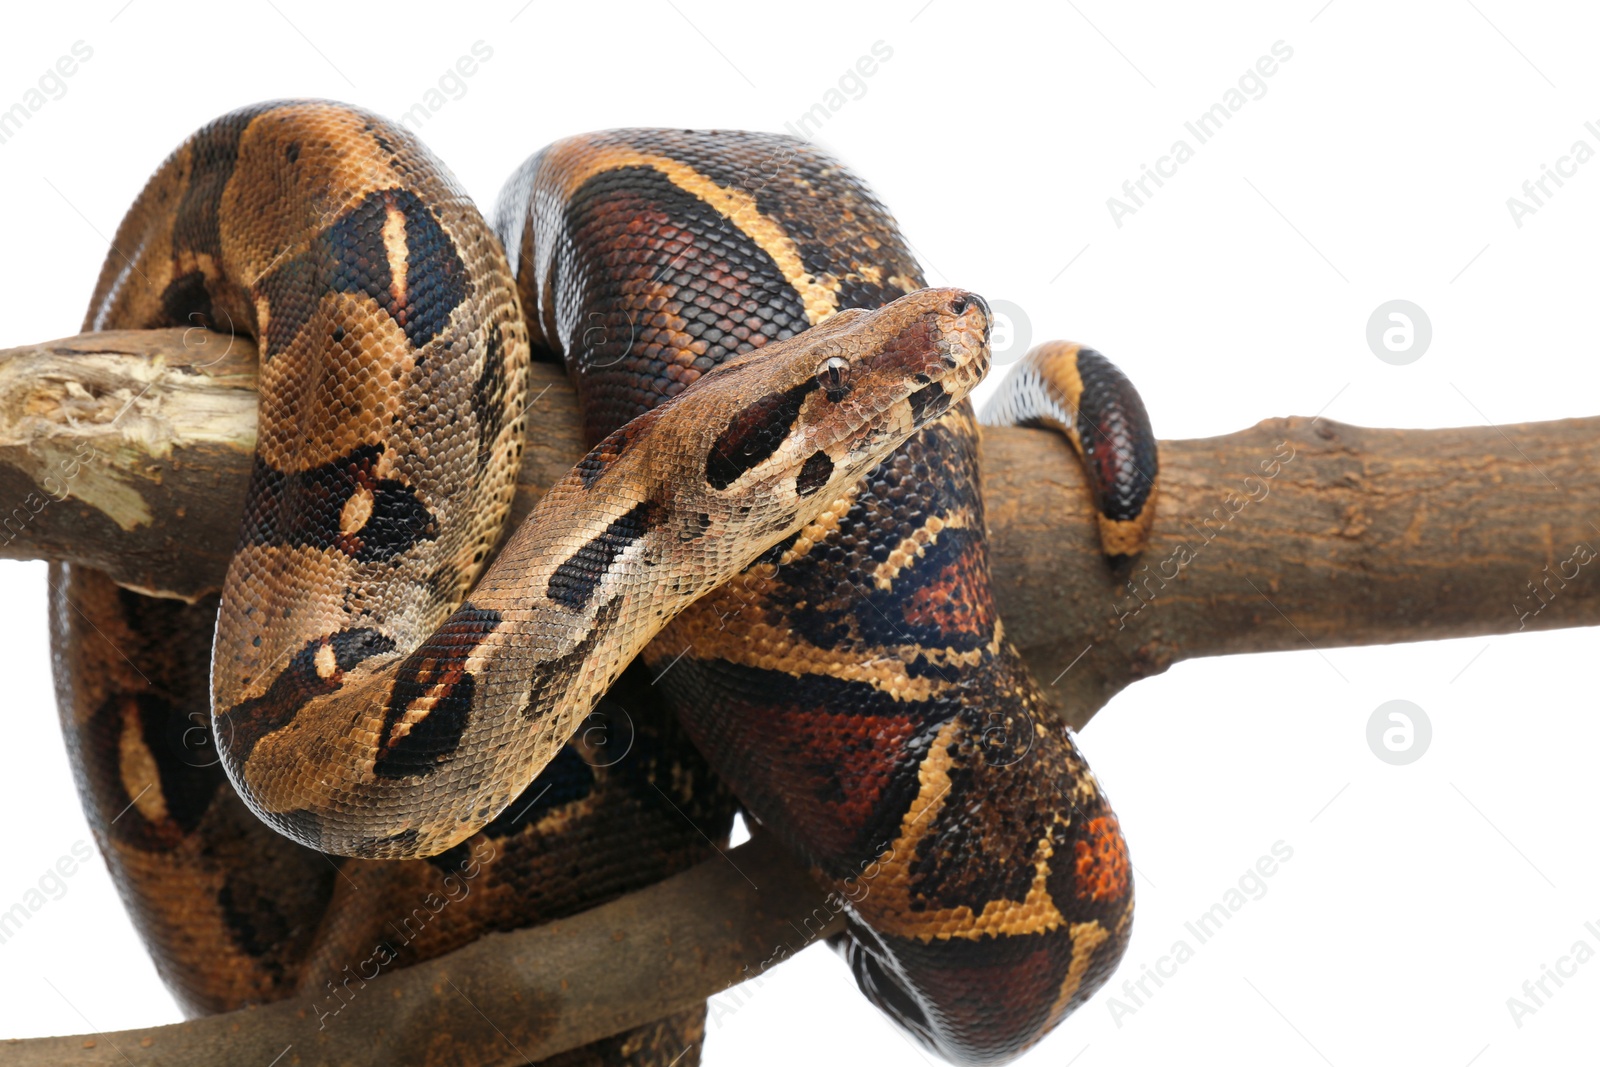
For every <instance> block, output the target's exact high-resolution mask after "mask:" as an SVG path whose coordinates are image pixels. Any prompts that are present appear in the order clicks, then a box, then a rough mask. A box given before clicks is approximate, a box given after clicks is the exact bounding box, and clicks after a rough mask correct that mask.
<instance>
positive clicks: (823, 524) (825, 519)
mask: <svg viewBox="0 0 1600 1067" xmlns="http://www.w3.org/2000/svg"><path fill="white" fill-rule="evenodd" d="M859 491H860V487H859V486H856V485H853V486H851V487H850V488H849V489H847V490H846V491H845V492H844V493H842V494H840V495H839V496H838V497H837V498H835V499H834V500H833V501H832V502H831V503H829V504H828V506H827V507H826V508H823V509H822V512H821V514H819V515H818V516H817V518H816V521H814V522H812V523H811V524H810V525H809V526H806V527H804V528H802V529H801V531H800V536H799V537H797V538H795V541H794V544H792V545H790V546H789V547H788V548H787V549H785V550H784V553H783V555H781V556H779V557H778V565H779V566H780V567H787V566H788V565H789V564H791V563H793V562H794V561H795V560H797V559H801V558H803V557H804V556H805V555H806V553H808V552H810V551H811V550H812V548H814V547H816V546H817V545H818V544H821V543H822V542H823V541H825V540H827V539H828V537H829V536H831V535H832V534H833V532H834V531H835V530H837V529H838V528H839V520H841V519H843V518H844V517H845V516H846V515H848V514H849V513H850V507H851V505H852V504H854V503H855V500H856V494H857V492H859Z"/></svg>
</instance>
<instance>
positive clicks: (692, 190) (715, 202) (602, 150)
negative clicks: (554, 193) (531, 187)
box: [561, 144, 920, 325]
mask: <svg viewBox="0 0 1600 1067" xmlns="http://www.w3.org/2000/svg"><path fill="white" fill-rule="evenodd" d="M568 151H569V152H571V153H572V155H573V157H574V158H573V160H572V163H573V166H572V167H571V168H570V169H568V170H567V171H566V172H565V173H564V174H563V175H562V178H563V181H564V185H565V187H564V188H563V189H562V190H561V199H562V201H563V202H565V201H568V200H570V199H571V198H572V194H573V193H575V192H577V190H578V188H579V187H580V186H581V185H583V183H584V182H586V181H588V180H589V179H590V178H592V177H594V176H595V175H596V174H600V173H602V172H604V171H608V170H618V169H620V168H622V167H650V168H652V169H654V170H656V171H659V172H660V173H661V174H662V175H664V176H665V177H666V178H667V179H668V180H669V181H671V182H672V184H674V185H676V186H677V187H678V188H680V189H682V190H683V191H684V192H686V193H689V194H690V195H692V196H696V197H698V198H700V199H701V200H704V201H705V202H706V203H707V204H710V205H711V206H712V207H713V208H715V209H716V210H717V212H718V213H719V214H721V215H723V216H725V217H726V218H727V219H729V220H730V221H731V222H732V223H733V224H734V225H735V226H737V227H738V228H739V230H740V231H741V232H743V233H744V235H745V236H747V237H749V238H750V239H751V240H752V241H754V242H755V243H756V245H757V246H758V247H759V248H760V249H761V250H762V251H763V252H765V253H766V254H767V255H769V256H771V257H772V261H773V262H774V263H776V264H777V265H778V269H779V270H781V271H782V272H783V277H784V280H785V281H787V282H788V283H789V284H790V285H792V286H793V287H794V289H795V291H796V292H798V293H799V294H800V299H801V301H802V302H803V303H804V304H805V308H806V317H807V318H808V319H810V321H811V323H812V324H813V325H815V324H816V323H819V322H821V321H822V320H823V319H825V318H827V317H828V316H829V315H831V314H833V313H834V312H835V311H837V310H838V309H839V279H838V278H837V277H835V276H833V275H832V274H821V275H813V274H811V273H810V272H809V271H808V270H806V268H805V264H804V262H803V261H802V260H801V258H800V249H799V246H798V245H796V244H795V242H794V239H793V238H792V237H790V236H789V234H788V231H787V230H785V229H784V228H783V225H782V223H780V222H778V221H777V220H776V219H773V218H771V217H770V216H767V215H764V214H762V213H761V210H760V208H758V207H757V206H756V198H755V197H754V196H752V195H750V193H748V192H746V191H745V190H743V189H736V188H729V187H728V186H725V185H719V184H718V183H716V182H714V181H712V180H711V179H710V178H708V177H706V176H705V175H704V174H701V173H700V172H699V171H697V170H695V169H694V168H693V167H690V166H688V165H686V164H684V163H680V162H679V161H678V160H675V159H670V158H668V157H667V156H661V155H655V154H653V153H649V152H640V151H637V150H636V149H633V148H628V147H625V146H620V145H618V146H610V145H607V146H596V145H592V144H574V145H571V146H570V147H569V148H568ZM915 288H920V287H919V286H909V287H907V288H906V291H907V292H910V291H911V289H915Z"/></svg>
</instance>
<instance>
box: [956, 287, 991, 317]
mask: <svg viewBox="0 0 1600 1067" xmlns="http://www.w3.org/2000/svg"><path fill="white" fill-rule="evenodd" d="M973 307H976V308H978V310H980V311H982V312H983V317H984V318H986V319H987V318H990V317H991V316H990V312H989V302H988V301H987V300H985V299H984V298H983V297H981V296H979V295H978V294H977V293H962V294H961V295H960V296H958V297H956V298H955V299H953V300H951V301H950V310H951V312H953V313H954V314H957V315H962V314H965V313H966V312H967V311H968V310H969V309H971V308H973Z"/></svg>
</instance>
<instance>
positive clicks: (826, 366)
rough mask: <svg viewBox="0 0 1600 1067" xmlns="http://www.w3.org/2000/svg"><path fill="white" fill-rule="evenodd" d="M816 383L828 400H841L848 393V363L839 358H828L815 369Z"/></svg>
mask: <svg viewBox="0 0 1600 1067" xmlns="http://www.w3.org/2000/svg"><path fill="white" fill-rule="evenodd" d="M817 381H818V382H819V383H820V384H821V385H822V388H823V391H824V392H826V393H827V394H828V399H829V400H834V401H838V400H842V399H844V395H845V394H846V393H848V392H849V391H850V361H849V360H847V359H844V358H843V357H840V356H829V357H828V358H827V359H825V360H823V361H822V365H821V366H820V367H818V368H817Z"/></svg>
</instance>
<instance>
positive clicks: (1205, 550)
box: [0, 330, 1600, 1065]
mask: <svg viewBox="0 0 1600 1067" xmlns="http://www.w3.org/2000/svg"><path fill="white" fill-rule="evenodd" d="M254 366H255V351H254V348H253V347H252V346H251V345H249V344H248V343H247V342H244V341H233V340H230V339H229V338H226V337H219V336H216V335H211V334H207V333H205V332H204V331H195V330H191V331H182V330H173V331H151V332H139V333H107V334H94V335H85V336H81V337H75V338H68V339H66V340H63V341H56V342H51V343H48V344H43V345H34V346H28V347H24V348H18V349H12V350H10V351H7V352H0V557H10V558H16V559H64V560H72V561H76V562H81V563H86V564H89V565H92V566H95V567H99V568H101V569H104V570H107V571H109V572H111V573H112V574H113V575H114V576H116V577H117V579H118V580H119V581H121V582H123V583H124V584H126V585H129V586H132V587H134V588H138V589H142V590H145V591H148V592H152V593H157V594H161V595H171V596H188V597H192V596H195V595H198V594H199V593H201V592H203V591H205V590H206V589H210V588H215V587H216V586H217V584H218V583H219V582H220V580H221V576H222V573H223V570H224V568H225V566H226V563H227V558H228V553H229V551H230V550H231V547H232V544H233V538H234V532H235V530H236V528H237V525H238V521H239V515H240V513H241V510H242V502H243V494H244V487H245V480H246V478H247V476H248V473H249V467H250V450H251V448H252V446H253V444H254V436H255V399H256V398H255V374H254ZM534 394H535V397H536V398H535V400H534V402H533V403H532V404H531V405H530V430H529V436H528V442H527V448H526V451H525V460H524V465H523V469H522V472H521V482H520V486H519V493H518V511H519V513H525V512H526V510H527V509H528V508H530V507H532V505H533V502H534V501H535V500H537V498H538V497H539V495H540V494H541V493H542V492H543V491H544V490H545V489H546V488H547V487H548V486H549V485H550V484H552V483H553V482H554V481H556V480H557V479H559V478H560V477H562V476H563V475H564V474H565V472H566V470H567V469H568V468H569V467H570V466H571V464H572V463H573V462H575V461H576V460H577V458H578V457H579V455H580V454H581V447H580V439H579V430H578V422H577V417H576V411H575V407H574V398H573V393H572V390H571V388H570V387H569V386H568V385H567V383H566V382H565V380H564V379H563V378H562V377H561V375H560V374H559V372H558V371H557V369H556V368H552V367H536V368H535V375H534ZM1597 451H1600V419H1574V420H1568V421H1562V422H1550V423H1536V424H1529V425H1521V426H1504V427H1488V426H1485V427H1473V428H1468V429H1450V430H1373V429H1362V428H1359V427H1353V426H1345V425H1341V424H1338V423H1334V422H1331V421H1328V420H1308V419H1276V420H1270V421H1267V422H1263V423H1261V424H1259V425H1257V426H1255V427H1252V428H1250V429H1248V430H1243V431H1240V432H1238V433H1234V434H1230V435H1227V436H1224V437H1216V438H1209V439H1205V440H1189V441H1167V442H1163V443H1162V446H1161V467H1162V475H1161V498H1160V505H1159V513H1158V519H1157V521H1156V525H1155V529H1154V533H1153V540H1152V544H1151V548H1150V550H1149V551H1148V552H1147V553H1146V554H1145V556H1144V558H1143V560H1142V561H1140V564H1139V565H1138V566H1137V567H1136V568H1135V569H1134V570H1133V571H1132V573H1131V574H1130V575H1126V576H1123V578H1118V577H1114V576H1113V575H1112V574H1111V573H1110V572H1109V570H1108V569H1107V567H1106V565H1105V563H1104V561H1103V559H1102V558H1101V556H1100V554H1099V547H1098V544H1097V542H1096V535H1095V528H1094V524H1093V522H1092V519H1091V515H1090V510H1089V502H1088V498H1087V495H1086V493H1085V489H1084V485H1083V478H1082V475H1081V473H1080V471H1079V467H1078V464H1077V462H1076V461H1075V459H1074V458H1073V456H1072V454H1071V452H1070V451H1069V450H1068V448H1067V446H1066V444H1065V443H1064V442H1063V441H1061V440H1060V439H1059V438H1058V437H1056V436H1055V435H1054V434H1051V433H1048V432H1044V431H1034V430H1022V429H997V430H989V431H986V432H985V434H984V439H983V470H984V478H985V486H984V495H985V499H986V502H987V506H988V513H989V525H990V543H991V546H992V550H993V563H994V573H995V581H996V586H997V588H998V591H999V595H1000V598H1001V607H1002V611H1003V614H1004V616H1005V620H1006V625H1007V632H1008V633H1009V634H1010V636H1011V637H1012V639H1013V640H1014V641H1015V642H1016V643H1017V644H1018V646H1019V647H1020V648H1021V649H1022V651H1023V653H1024V655H1025V656H1026V657H1027V658H1028V660H1029V662H1030V664H1031V666H1032V667H1033V669H1034V671H1035V673H1036V675H1037V676H1038V677H1039V678H1040V679H1041V681H1043V682H1044V683H1046V684H1047V688H1048V691H1049V692H1050V694H1051V695H1052V697H1053V698H1054V699H1055V700H1056V701H1057V704H1058V706H1059V707H1060V708H1061V710H1062V712H1063V714H1065V715H1066V717H1067V718H1068V719H1069V721H1071V722H1072V723H1073V724H1074V725H1078V726H1081V725H1082V724H1083V723H1084V722H1085V721H1087V719H1088V718H1089V717H1090V716H1091V715H1093V714H1094V712H1095V711H1096V710H1097V709H1098V708H1099V707H1100V706H1102V705H1103V704H1104V703H1105V701H1106V700H1107V699H1108V698H1109V697H1110V696H1111V695H1112V694H1114V693H1115V692H1116V691H1118V690H1119V689H1121V688H1122V687H1124V686H1126V685H1127V684H1128V683H1129V682H1131V681H1133V680H1135V679H1137V678H1140V677H1145V676H1148V675H1151V674H1155V673H1158V672H1160V671H1162V670H1165V669H1166V668H1167V667H1168V666H1170V665H1171V664H1172V663H1174V662H1176V661H1178V660H1180V659H1184V658H1189V657H1194V656H1206V655H1220V654H1226V653H1231V652H1245V651H1265V650H1272V649H1286V648H1304V647H1306V646H1307V645H1308V644H1315V645H1317V646H1319V647H1327V646H1333V645H1348V644H1372V643H1381V642H1393V641H1410V640H1423V639H1431V638H1440V637H1454V636H1463V635H1470V634H1488V633H1504V632H1513V631H1516V630H1519V629H1524V628H1525V629H1546V628H1552V627H1559V626H1580V625H1594V624H1596V623H1597V622H1600V594H1597V592H1596V588H1595V584H1594V583H1593V582H1591V581H1590V580H1589V570H1590V568H1587V567H1586V566H1585V565H1586V564H1587V563H1589V562H1592V560H1593V559H1594V557H1595V556H1596V555H1597V554H1600V552H1597V549H1600V528H1597V527H1596V526H1595V525H1592V524H1591V520H1592V519H1597V518H1600V462H1597V460H1600V455H1597ZM732 860H733V862H734V863H736V864H737V865H738V870H739V871H743V873H744V874H745V875H748V876H749V877H750V879H752V880H753V881H754V882H755V883H756V884H758V885H759V886H760V887H761V888H760V890H759V891H757V890H755V889H753V888H752V887H751V885H750V884H749V882H747V881H746V880H745V879H744V877H743V876H742V875H741V874H739V873H738V871H736V870H735V869H734V868H733V867H732V866H730V865H729V864H727V863H724V862H723V861H722V860H721V859H718V860H714V861H711V862H710V863H708V864H706V865H703V866H701V867H699V868H696V869H694V870H692V871H689V872H686V873H685V874H683V875H680V876H678V877H677V878H675V879H672V880H670V881H668V882H665V883H662V884H661V885H658V886H655V887H653V888H651V889H648V890H645V891H643V892H641V893H638V894H634V895H633V896H630V897H627V898H624V899H623V900H619V901H616V902H614V903H612V904H609V905H606V906H605V907H602V908H598V909H595V910H594V911H592V912H588V913H585V914H584V915H580V916H577V917H575V918H573V919H569V920H564V921H562V922H559V923H553V924H550V925H548V926H543V927H539V928H537V929H532V930H525V931H520V932H518V933H515V934H509V935H492V936H490V937H487V938H484V939H483V940H480V941H478V942H475V943H473V944H472V945H470V946H468V947H466V948H464V949H462V950H460V951H459V952H456V953H454V954H452V955H450V956H446V957H443V958H441V959H439V960H435V961H433V962H431V963H427V964H422V965H419V966H417V967H413V968H409V969H407V970H404V971H401V972H398V973H396V974H393V975H387V976H383V977H381V978H379V979H378V980H376V981H375V982H374V983H372V984H371V985H370V986H369V987H368V988H367V990H365V991H363V994H362V995H361V996H358V997H356V998H354V999H353V1000H352V1002H351V1003H350V1005H349V1006H348V1007H347V1008H346V1009H345V1011H343V1012H341V1013H340V1015H339V1016H338V1018H337V1019H335V1020H332V1021H330V1024H329V1025H328V1026H327V1027H325V1028H319V1020H320V1019H321V1016H320V1013H319V1011H318V1007H317V1005H315V1004H312V1003H310V1002H298V1001H297V1002H289V1003H285V1004H278V1005H273V1006H269V1007H265V1008H260V1009H254V1010H250V1011H246V1012H239V1013H234V1014H232V1015H226V1016H219V1017H215V1018H211V1019H201V1020H196V1021H193V1022H189V1023H184V1024H180V1025H178V1026H173V1027H157V1028H153V1029H150V1030H140V1031H128V1032H124V1033H121V1034H111V1035H94V1036H78V1037H72V1038H46V1039H36V1040H33V1041H23V1042H10V1043H0V1059H4V1060H5V1061H6V1062H8V1063H18V1064H23V1065H27V1064H35V1063H37V1064H44V1063H50V1064H56V1063H84V1064H99V1063H106V1064H112V1063H124V1062H132V1063H136V1064H143V1063H145V1062H152V1063H153V1062H157V1061H159V1062H161V1063H164V1064H178V1065H185V1064H202V1063H217V1062H257V1063H264V1062H269V1061H272V1060H273V1058H274V1057H276V1056H278V1055H279V1054H280V1053H281V1052H283V1051H284V1049H285V1046H288V1045H291V1044H292V1045H293V1046H294V1056H295V1057H296V1062H300V1063H341V1064H362V1063H382V1062H397V1061H398V1060H399V1059H404V1058H405V1056H404V1055H402V1054H401V1053H400V1051H399V1050H412V1051H414V1050H416V1049H420V1048H431V1047H433V1046H435V1045H437V1044H438V1043H439V1042H445V1043H446V1044H447V1045H448V1046H450V1047H448V1048H443V1049H441V1050H440V1061H441V1062H444V1061H449V1062H458V1061H459V1062H484V1063H501V1062H523V1061H525V1060H526V1059H537V1058H539V1057H542V1056H547V1055H550V1054H553V1053H554V1052H556V1051H558V1050H561V1049H564V1048H569V1047H574V1046H576V1045H578V1044H581V1043H584V1042H587V1041H591V1040H594V1039H597V1038H599V1037H602V1036H605V1035H607V1034H610V1033H615V1032H617V1031H620V1030H622V1029H625V1028H627V1027H631V1026H635V1025H638V1024H641V1023H644V1022H648V1021H650V1020H652V1019H656V1018H660V1017H662V1016H663V1015H666V1014H669V1013H671V1012H673V1011H676V1010H679V1009H681V1008H684V1007H687V1006H689V1005H691V1004H693V1003H695V1002H696V1001H698V1000H702V999H704V998H705V997H706V996H708V995H710V994H712V993H714V992H716V991H717V990H719V989H721V988H724V987H725V986H727V985H729V984H731V983H732V982H733V981H735V980H737V979H738V978H741V977H746V976H748V975H749V974H751V973H756V974H759V973H760V972H761V970H762V967H763V961H768V960H772V959H774V953H775V952H776V953H777V955H778V956H779V957H781V956H782V955H784V954H786V952H788V951H792V950H794V949H797V948H799V947H801V945H802V944H803V943H804V942H806V941H808V940H812V939H814V937H815V936H816V934H817V931H818V929H820V928H821V927H822V924H824V923H827V922H830V921H833V920H834V916H833V913H832V911H831V910H830V909H829V908H828V906H827V905H826V904H825V903H824V898H823V896H822V893H821V891H820V890H819V889H818V888H817V887H816V886H814V885H813V884H812V883H811V882H810V880H809V879H808V878H807V877H806V875H805V872H804V871H803V870H801V869H800V868H799V867H798V866H796V865H795V864H794V863H793V861H791V860H789V859H787V858H786V857H784V856H782V855H780V854H779V852H778V850H776V849H774V848H772V847H771V846H770V845H768V844H766V843H764V842H761V841H755V842H751V843H750V844H749V845H746V846H744V847H743V848H741V849H738V850H736V851H735V852H734V853H733V854H732ZM746 967H748V968H749V970H748V971H745V970H743V968H746ZM322 1010H323V1011H325V1010H326V1006H325V1005H324V1006H323V1007H322ZM480 1011H481V1014H480ZM485 1017H487V1019H488V1020H492V1022H493V1026H490V1025H489V1024H488V1023H486V1022H485ZM496 1028H498V1029H496ZM513 1044H514V1045H515V1046H516V1048H515V1050H513V1049H512V1048H511V1046H512V1045H513ZM124 1056H126V1057H127V1059H124ZM517 1057H521V1059H518V1058H517Z"/></svg>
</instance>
